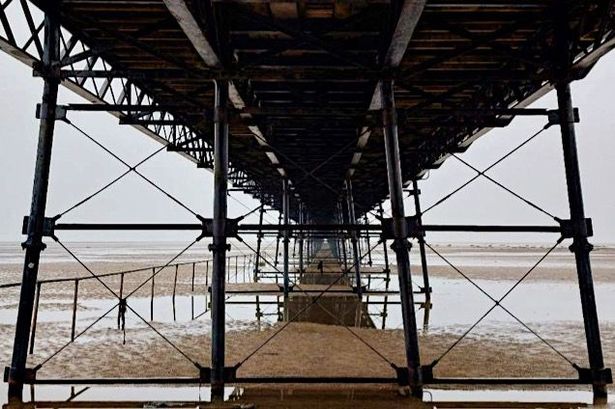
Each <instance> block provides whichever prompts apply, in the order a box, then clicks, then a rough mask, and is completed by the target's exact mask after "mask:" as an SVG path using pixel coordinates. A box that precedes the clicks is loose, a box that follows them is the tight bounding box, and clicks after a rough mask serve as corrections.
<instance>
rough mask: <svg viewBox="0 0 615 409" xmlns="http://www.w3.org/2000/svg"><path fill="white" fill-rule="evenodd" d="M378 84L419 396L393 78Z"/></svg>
mask: <svg viewBox="0 0 615 409" xmlns="http://www.w3.org/2000/svg"><path fill="white" fill-rule="evenodd" d="M381 87H382V93H381V95H382V121H383V125H384V127H383V134H384V147H385V156H386V163H387V177H388V182H389V192H390V195H391V215H392V217H393V220H392V222H393V223H392V227H393V237H394V239H393V245H392V246H391V248H392V249H393V251H395V255H396V258H397V274H398V276H399V292H400V299H401V310H402V320H403V324H404V340H405V347H406V360H407V365H408V383H409V386H410V389H411V393H412V395H413V396H415V397H419V398H420V397H422V396H423V382H422V374H421V364H420V357H419V341H418V333H417V327H416V315H415V311H414V296H413V294H412V286H411V284H410V283H411V277H410V255H409V250H410V242H409V241H408V227H407V225H406V219H405V210H404V197H403V179H402V173H401V162H400V156H399V140H398V130H397V113H396V110H395V98H394V94H393V81H391V80H384V81H382V82H381Z"/></svg>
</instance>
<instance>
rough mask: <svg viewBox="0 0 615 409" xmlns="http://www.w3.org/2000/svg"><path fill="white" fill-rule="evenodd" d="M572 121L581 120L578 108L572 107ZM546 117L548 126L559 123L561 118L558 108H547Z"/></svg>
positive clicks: (577, 121)
mask: <svg viewBox="0 0 615 409" xmlns="http://www.w3.org/2000/svg"><path fill="white" fill-rule="evenodd" d="M572 115H573V118H572V119H573V121H574V122H575V123H579V122H581V117H580V116H579V108H573V109H572ZM547 119H548V126H552V125H559V124H560V123H561V121H562V118H561V116H560V113H559V109H549V110H547Z"/></svg>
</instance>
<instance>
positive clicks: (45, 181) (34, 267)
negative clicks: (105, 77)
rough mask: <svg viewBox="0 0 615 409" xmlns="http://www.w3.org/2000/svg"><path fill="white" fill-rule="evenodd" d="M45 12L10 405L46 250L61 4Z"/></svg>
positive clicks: (22, 368)
mask: <svg viewBox="0 0 615 409" xmlns="http://www.w3.org/2000/svg"><path fill="white" fill-rule="evenodd" d="M51 3H53V5H50V6H49V7H48V9H47V10H46V12H45V22H44V24H45V39H44V41H45V45H44V47H45V49H44V53H43V60H42V70H41V71H42V72H43V78H44V81H45V83H44V86H43V98H42V103H41V106H40V111H39V114H40V115H39V116H40V124H39V133H38V147H37V153H36V165H35V168H34V183H33V188H32V204H31V207H30V217H29V218H28V225H27V238H26V241H25V242H24V243H23V244H22V247H23V249H24V250H25V252H26V254H25V260H24V269H23V276H22V281H21V293H20V296H19V306H18V309H17V323H16V326H15V341H14V343H13V356H12V360H11V367H10V369H9V379H8V383H9V385H8V395H9V402H21V401H22V398H23V385H24V381H25V380H26V378H27V372H28V370H27V369H26V362H27V356H28V340H29V337H30V326H31V322H32V311H33V308H34V298H35V292H36V281H37V278H38V270H39V261H40V256H41V252H42V251H43V250H44V248H45V244H44V243H43V225H44V221H45V208H46V206H47V191H48V188H49V168H50V165H51V151H52V145H53V133H54V128H55V121H56V104H57V97H58V86H59V84H60V77H59V75H57V74H58V73H57V72H56V70H55V69H54V68H53V65H54V64H56V63H57V62H58V61H59V58H60V21H59V19H60V10H59V9H60V4H61V3H60V1H57V0H56V1H53V2H51Z"/></svg>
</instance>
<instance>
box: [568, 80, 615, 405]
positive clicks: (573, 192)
mask: <svg viewBox="0 0 615 409" xmlns="http://www.w3.org/2000/svg"><path fill="white" fill-rule="evenodd" d="M557 102H558V108H559V115H560V127H561V131H562V146H563V150H564V166H565V169H566V184H567V186H568V203H569V206H570V219H571V222H572V225H573V229H574V233H573V242H572V245H571V246H570V250H571V251H572V252H573V253H574V256H575V260H576V266H577V275H578V279H579V290H580V292H581V307H582V310H583V322H584V324H585V337H586V339H587V352H588V354H589V365H590V368H591V370H592V372H595V373H597V372H598V371H601V370H604V369H605V368H604V358H603V354H602V343H601V340H600V327H599V324H598V312H597V309H596V298H595V294H594V281H593V278H592V269H591V263H590V257H589V253H590V252H591V250H592V249H593V246H592V245H591V244H590V243H589V241H588V240H587V237H588V230H587V224H586V222H585V210H584V205H583V192H582V190H581V176H580V173H579V160H578V156H577V145H576V135H575V129H574V114H573V107H572V97H571V94H570V85H569V84H568V83H567V82H564V83H560V84H558V85H557ZM593 390H594V398H596V399H606V397H607V387H606V383H604V382H601V381H599V380H596V378H595V379H594V383H593Z"/></svg>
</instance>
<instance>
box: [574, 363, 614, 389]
mask: <svg viewBox="0 0 615 409" xmlns="http://www.w3.org/2000/svg"><path fill="white" fill-rule="evenodd" d="M575 369H576V370H577V372H578V373H579V381H581V382H582V383H587V384H600V385H610V384H612V383H613V373H612V372H611V368H602V369H591V368H581V367H579V366H575Z"/></svg>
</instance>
